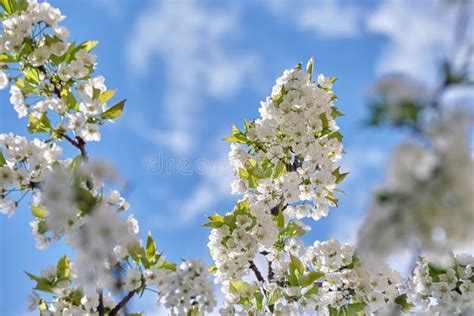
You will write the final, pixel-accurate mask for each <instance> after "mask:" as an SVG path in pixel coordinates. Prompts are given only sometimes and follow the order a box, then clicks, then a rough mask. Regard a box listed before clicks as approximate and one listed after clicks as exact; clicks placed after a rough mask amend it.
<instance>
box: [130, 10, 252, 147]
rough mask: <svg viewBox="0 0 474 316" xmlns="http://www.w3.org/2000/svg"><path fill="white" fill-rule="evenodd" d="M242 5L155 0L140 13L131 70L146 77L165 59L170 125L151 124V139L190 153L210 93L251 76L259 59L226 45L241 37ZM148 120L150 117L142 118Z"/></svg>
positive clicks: (222, 92) (233, 88)
mask: <svg viewBox="0 0 474 316" xmlns="http://www.w3.org/2000/svg"><path fill="white" fill-rule="evenodd" d="M241 23H242V22H241V21H240V9H239V8H238V7H237V6H235V5H228V6H226V7H221V8H216V7H212V8H211V7H206V6H204V5H203V4H202V3H199V2H197V1H162V2H154V3H153V4H152V5H151V6H150V7H148V8H146V9H145V10H144V11H143V13H142V14H141V15H140V16H139V17H138V19H137V21H136V23H135V25H134V26H133V28H132V34H131V36H130V39H129V45H128V57H129V64H130V68H131V70H132V71H134V72H135V73H136V74H137V75H141V76H146V75H148V74H150V73H151V70H152V69H153V71H154V72H156V70H155V69H154V68H153V67H154V65H155V64H154V61H155V60H160V61H163V62H164V71H165V76H164V77H165V82H164V83H163V86H164V90H165V91H166V92H165V95H164V99H163V104H164V113H162V114H161V115H162V116H165V117H167V120H168V122H167V123H168V125H169V126H170V127H169V129H163V128H159V129H150V130H149V132H150V133H151V134H153V136H149V137H148V138H149V139H152V138H153V142H155V143H157V144H162V145H165V146H168V147H170V148H171V149H173V150H174V151H175V152H177V153H181V154H184V153H187V152H189V151H190V150H191V149H192V148H193V146H196V145H198V144H196V138H195V137H193V130H195V129H196V126H197V122H196V115H198V114H199V113H200V111H201V109H202V103H203V100H204V98H206V97H214V98H220V99H224V98H227V97H230V96H232V95H234V94H235V93H236V92H238V91H239V90H240V89H241V88H242V86H243V85H244V84H245V82H246V80H252V77H253V76H252V73H254V72H255V69H256V68H258V67H257V65H258V64H259V59H258V57H257V56H256V55H254V54H251V53H244V54H237V53H234V52H232V49H231V48H229V47H227V46H228V45H229V43H232V40H233V39H235V38H236V37H237V36H238V33H239V31H238V30H239V27H240V25H241ZM158 71H159V70H158ZM144 123H146V122H144Z"/></svg>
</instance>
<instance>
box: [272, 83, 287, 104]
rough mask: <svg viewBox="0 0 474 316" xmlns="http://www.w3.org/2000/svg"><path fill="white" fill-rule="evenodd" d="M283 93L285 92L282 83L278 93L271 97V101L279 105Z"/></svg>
mask: <svg viewBox="0 0 474 316" xmlns="http://www.w3.org/2000/svg"><path fill="white" fill-rule="evenodd" d="M285 94H286V88H285V86H284V85H283V86H281V90H280V93H279V94H278V95H276V96H274V97H272V101H273V103H275V104H276V105H280V104H281V103H282V102H283V97H284V96H285Z"/></svg>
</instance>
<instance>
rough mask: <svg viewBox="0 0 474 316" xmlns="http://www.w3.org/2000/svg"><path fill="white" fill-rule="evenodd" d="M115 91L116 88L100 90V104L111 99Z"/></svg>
mask: <svg viewBox="0 0 474 316" xmlns="http://www.w3.org/2000/svg"><path fill="white" fill-rule="evenodd" d="M116 92H117V90H107V91H105V92H102V94H101V95H100V96H99V102H100V104H104V103H106V102H107V101H109V100H110V99H112V97H113V96H114V95H115V93H116Z"/></svg>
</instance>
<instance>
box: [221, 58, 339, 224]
mask: <svg viewBox="0 0 474 316" xmlns="http://www.w3.org/2000/svg"><path fill="white" fill-rule="evenodd" d="M312 67H313V63H312V60H310V62H309V64H308V71H307V72H305V71H303V70H302V69H301V65H298V66H297V67H296V68H295V69H292V70H286V71H285V72H284V73H283V75H282V76H281V77H280V78H278V79H277V80H276V85H275V86H274V87H273V90H272V94H271V96H270V97H268V98H267V99H266V100H265V101H262V102H261V107H260V109H259V111H260V114H261V118H260V119H257V120H255V121H254V122H252V123H249V122H245V132H241V131H240V130H238V129H237V128H236V127H234V130H233V135H232V136H230V137H228V138H227V140H228V141H232V142H234V143H233V144H232V145H231V151H230V153H229V160H230V163H231V165H232V167H233V168H234V172H235V174H236V175H238V177H239V178H238V179H237V180H235V181H234V182H233V184H232V191H233V193H234V194H244V195H254V194H255V195H256V200H257V201H258V202H261V203H263V204H264V205H265V207H266V208H267V209H269V210H270V209H272V208H274V207H276V206H277V205H279V204H281V205H288V208H287V210H286V211H285V213H286V215H287V216H289V217H290V218H297V219H300V218H303V217H313V218H314V219H315V220H318V219H319V218H320V217H321V216H326V215H327V213H328V207H329V206H334V205H335V204H336V202H337V200H336V199H335V197H334V196H333V195H332V193H333V191H334V189H335V187H336V184H337V183H338V182H340V181H342V179H343V177H344V175H343V174H342V175H341V174H339V168H338V166H337V163H338V162H339V160H340V159H341V157H342V153H343V148H342V143H341V140H342V136H341V134H340V133H339V132H338V126H337V125H336V121H335V118H336V117H337V116H339V115H341V113H340V112H339V111H337V109H336V108H335V106H334V104H333V103H334V101H335V100H336V97H335V95H334V94H333V92H332V91H331V87H332V83H333V82H334V81H335V79H334V78H326V77H324V76H323V75H319V77H318V82H317V83H314V82H313V81H312V79H311V75H312ZM241 144H245V145H247V148H243V147H242V146H241ZM295 203H298V204H297V205H295Z"/></svg>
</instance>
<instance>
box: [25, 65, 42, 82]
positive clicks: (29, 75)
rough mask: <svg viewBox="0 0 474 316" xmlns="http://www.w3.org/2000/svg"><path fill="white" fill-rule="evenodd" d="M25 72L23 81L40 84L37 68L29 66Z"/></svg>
mask: <svg viewBox="0 0 474 316" xmlns="http://www.w3.org/2000/svg"><path fill="white" fill-rule="evenodd" d="M24 74H25V81H26V82H29V83H31V84H35V85H38V84H40V82H41V80H40V72H39V70H38V68H34V67H31V68H29V69H28V70H27V71H25V72H24Z"/></svg>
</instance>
